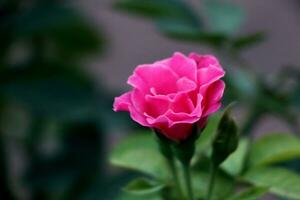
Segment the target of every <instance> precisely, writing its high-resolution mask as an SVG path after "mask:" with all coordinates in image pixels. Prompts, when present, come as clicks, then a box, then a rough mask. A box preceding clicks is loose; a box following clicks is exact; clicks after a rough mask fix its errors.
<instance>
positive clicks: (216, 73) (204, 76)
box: [197, 65, 225, 87]
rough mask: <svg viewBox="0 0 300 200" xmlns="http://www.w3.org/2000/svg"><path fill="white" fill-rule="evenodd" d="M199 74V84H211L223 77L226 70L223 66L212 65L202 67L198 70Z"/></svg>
mask: <svg viewBox="0 0 300 200" xmlns="http://www.w3.org/2000/svg"><path fill="white" fill-rule="evenodd" d="M197 75H198V84H199V85H200V87H201V86H203V85H209V84H211V83H213V82H215V81H217V80H219V79H221V78H222V77H223V76H224V75H225V72H224V71H223V69H222V68H219V67H214V66H212V65H210V66H209V67H205V68H200V69H198V72H197Z"/></svg>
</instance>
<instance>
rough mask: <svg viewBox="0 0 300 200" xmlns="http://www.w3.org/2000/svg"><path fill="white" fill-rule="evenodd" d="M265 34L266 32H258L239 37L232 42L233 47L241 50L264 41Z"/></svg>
mask: <svg viewBox="0 0 300 200" xmlns="http://www.w3.org/2000/svg"><path fill="white" fill-rule="evenodd" d="M264 39H265V35H264V33H261V32H258V33H253V34H250V35H246V36H242V37H238V38H236V39H234V40H233V42H232V47H233V48H234V49H235V50H241V49H244V48H248V47H251V46H253V45H256V44H258V43H260V42H262V41H264Z"/></svg>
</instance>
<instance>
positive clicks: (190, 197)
mask: <svg viewBox="0 0 300 200" xmlns="http://www.w3.org/2000/svg"><path fill="white" fill-rule="evenodd" d="M182 167H183V176H184V180H185V185H186V190H187V191H186V193H187V199H188V200H194V195H193V190H192V182H191V171H190V166H189V164H185V163H182Z"/></svg>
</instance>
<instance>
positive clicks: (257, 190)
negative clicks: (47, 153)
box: [227, 187, 269, 200]
mask: <svg viewBox="0 0 300 200" xmlns="http://www.w3.org/2000/svg"><path fill="white" fill-rule="evenodd" d="M268 190H269V189H268V188H261V187H254V188H250V189H247V190H245V191H242V192H240V193H239V194H237V195H234V196H233V197H231V198H228V199H227V200H257V199H261V198H262V197H263V196H264V195H265V194H266V193H267V192H268Z"/></svg>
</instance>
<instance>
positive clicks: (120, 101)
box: [113, 92, 131, 112]
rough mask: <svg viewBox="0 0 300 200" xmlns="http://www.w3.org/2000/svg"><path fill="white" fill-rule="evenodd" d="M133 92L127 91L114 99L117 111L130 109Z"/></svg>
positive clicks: (114, 107) (114, 106) (114, 108)
mask: <svg viewBox="0 0 300 200" xmlns="http://www.w3.org/2000/svg"><path fill="white" fill-rule="evenodd" d="M130 95H131V92H126V93H124V94H122V95H121V96H119V97H116V98H115V100H114V105H113V110H114V111H115V112H117V111H129V108H128V107H129V105H130Z"/></svg>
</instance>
